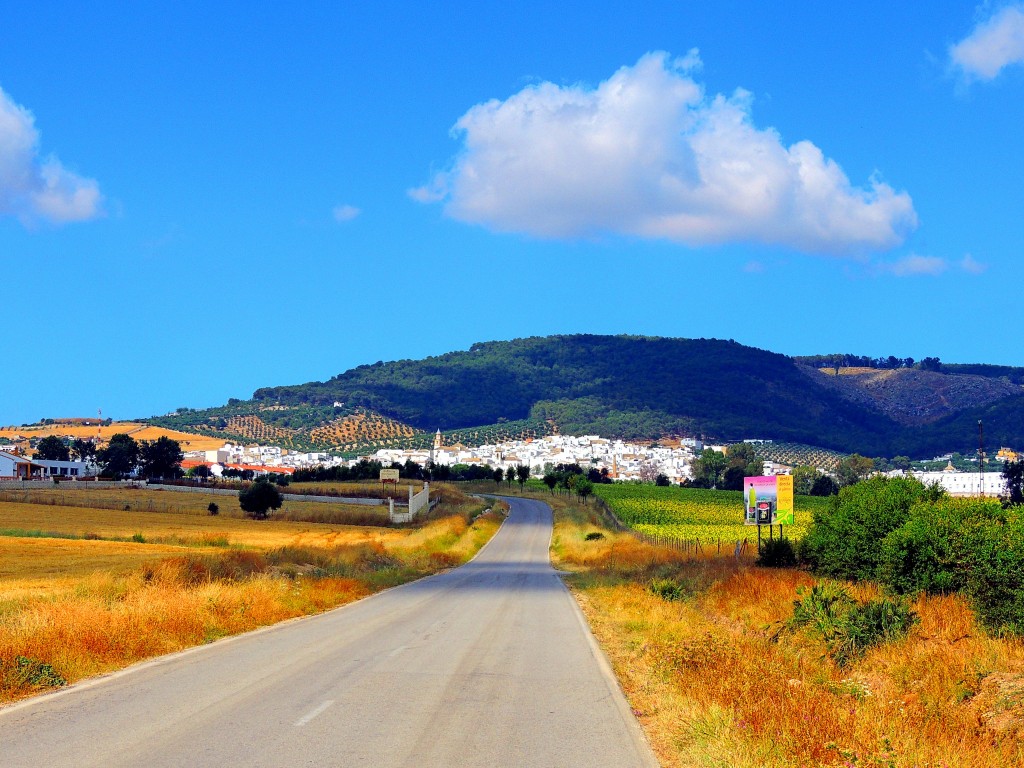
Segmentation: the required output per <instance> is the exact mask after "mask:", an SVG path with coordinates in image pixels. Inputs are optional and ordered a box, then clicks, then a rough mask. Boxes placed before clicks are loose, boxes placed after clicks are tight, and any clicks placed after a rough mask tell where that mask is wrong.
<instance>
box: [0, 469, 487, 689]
mask: <svg viewBox="0 0 1024 768" xmlns="http://www.w3.org/2000/svg"><path fill="white" fill-rule="evenodd" d="M76 493H77V494H82V496H76V497H75V498H76V499H82V498H87V496H88V493H89V492H88V491H76ZM97 493H99V492H97ZM102 494H103V495H102V497H101V499H100V500H101V501H103V500H105V499H107V498H108V497H107V496H106V494H107V491H103V492H102ZM160 494H161V495H160V499H161V500H167V501H168V503H171V501H172V500H173V498H174V497H175V496H181V497H187V498H182V499H179V500H177V501H178V502H179V503H180V504H181V505H182V506H183V507H185V508H186V509H187V511H154V512H148V511H134V510H131V509H130V510H124V509H104V508H89V507H86V506H80V505H76V506H57V505H50V504H35V503H22V502H0V702H7V701H12V700H15V699H18V698H22V697H24V696H28V695H32V694H34V693H38V692H41V691H45V690H48V689H51V688H53V687H57V686H61V685H64V684H66V683H72V682H74V681H76V680H80V679H82V678H84V677H88V676H91V675H95V674H99V673H102V672H109V671H112V670H115V669H118V668H121V667H124V666H127V665H129V664H132V663H134V662H137V661H140V660H142V659H145V658H149V657H151V656H155V655H159V654H164V653H169V652H172V651H177V650H181V649H184V648H187V647H190V646H193V645H197V644H202V643H205V642H210V641H212V640H216V639H218V638H220V637H224V636H227V635H231V634H236V633H239V632H245V631H248V630H251V629H255V628H257V627H261V626H265V625H268V624H272V623H275V622H278V621H282V620H284V619H288V618H293V617H297V616H304V615H308V614H312V613H317V612H320V611H324V610H327V609H330V608H333V607H336V606H339V605H342V604H344V603H347V602H350V601H352V600H355V599H358V598H360V597H363V596H365V595H368V594H371V593H373V592H376V591H378V590H380V589H384V588H387V587H390V586H395V585H397V584H401V583H404V582H406V581H410V580H412V579H416V578H419V577H421V576H424V575H428V574H430V573H435V572H437V571H440V570H443V569H446V568H450V567H453V566H457V565H460V564H462V563H463V562H466V561H467V560H468V559H469V558H471V557H472V556H473V554H474V553H475V552H477V551H478V550H479V548H480V547H482V546H483V544H484V543H486V541H487V540H489V539H490V537H491V536H492V535H493V534H494V532H495V531H496V530H497V528H498V527H499V525H500V524H501V521H502V519H503V511H502V506H503V505H501V504H500V503H495V502H490V501H482V500H480V499H476V498H473V497H470V496H467V495H465V494H463V493H462V492H460V491H458V490H455V489H451V488H446V489H444V490H443V491H442V497H443V502H442V504H441V505H439V506H438V507H437V508H436V509H435V510H434V511H433V513H432V515H431V517H430V518H429V519H427V520H426V521H425V522H424V523H422V524H420V525H417V526H409V527H402V528H386V527H381V526H372V527H357V526H346V525H336V524H323V523H310V522H293V521H287V520H279V519H274V518H276V517H277V515H276V514H274V515H272V519H270V520H261V521H255V520H249V519H245V518H244V517H242V515H241V510H239V509H238V503H237V501H233V500H232V501H231V503H230V504H229V503H227V502H228V501H229V499H230V497H225V496H217V497H215V498H216V500H217V501H214V502H208V501H206V499H204V498H193V496H196V495H195V494H184V493H180V494H179V493H175V492H172V491H163V492H160ZM69 495H70V494H69ZM218 502H219V504H220V506H219V508H218V514H211V510H210V509H209V508H208V504H209V503H218ZM286 506H287V504H286ZM311 506H319V507H325V506H326V507H330V506H333V505H325V504H320V505H313V504H312V503H311ZM229 507H231V509H229ZM222 510H223V511H222ZM485 510H490V511H485Z"/></svg>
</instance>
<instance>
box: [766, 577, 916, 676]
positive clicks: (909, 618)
mask: <svg viewBox="0 0 1024 768" xmlns="http://www.w3.org/2000/svg"><path fill="white" fill-rule="evenodd" d="M797 594H798V595H800V599H798V600H796V601H794V602H793V617H792V618H791V619H790V620H789V621H788V622H787V624H786V628H788V629H797V628H803V629H808V630H809V631H811V633H812V634H814V635H816V636H817V637H819V638H821V639H822V640H823V641H824V643H825V647H826V648H827V649H828V654H829V656H831V657H832V659H833V660H834V661H835V662H836V664H838V665H839V666H846V665H847V664H849V663H850V662H851V661H855V660H857V659H859V658H860V657H861V656H863V655H864V653H865V651H867V650H868V649H869V648H871V647H873V646H875V645H878V644H879V643H884V642H891V641H892V640H897V639H899V638H901V637H903V636H905V635H906V634H907V632H908V631H909V630H910V628H911V627H912V626H913V625H914V624H915V623H916V622H917V615H916V614H915V613H914V612H913V610H911V608H910V606H909V605H908V604H907V602H906V600H904V599H903V598H888V597H883V598H881V599H879V600H870V601H868V602H866V603H858V602H857V601H856V600H854V598H853V596H852V595H851V594H850V593H849V592H848V591H847V590H846V588H845V587H843V586H842V585H840V584H836V583H834V582H822V583H820V584H815V585H814V586H813V587H812V588H811V590H810V591H809V592H808V591H806V590H804V589H802V588H801V589H799V590H797Z"/></svg>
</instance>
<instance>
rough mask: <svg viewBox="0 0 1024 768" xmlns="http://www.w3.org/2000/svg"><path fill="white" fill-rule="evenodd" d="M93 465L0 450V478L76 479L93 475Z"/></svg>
mask: <svg viewBox="0 0 1024 768" xmlns="http://www.w3.org/2000/svg"><path fill="white" fill-rule="evenodd" d="M95 469H96V467H95V465H93V464H89V463H87V462H84V461H53V460H50V459H27V458H25V457H24V456H18V455H17V454H13V453H7V452H6V451H0V480H32V479H36V480H42V479H44V478H49V477H57V478H66V479H68V480H77V479H78V478H80V477H86V476H89V475H94V474H95V473H96V472H95Z"/></svg>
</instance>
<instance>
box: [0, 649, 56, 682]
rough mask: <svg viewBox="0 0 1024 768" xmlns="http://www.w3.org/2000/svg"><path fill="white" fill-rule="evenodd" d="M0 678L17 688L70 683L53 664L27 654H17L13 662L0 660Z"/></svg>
mask: <svg viewBox="0 0 1024 768" xmlns="http://www.w3.org/2000/svg"><path fill="white" fill-rule="evenodd" d="M0 680H2V681H3V682H4V683H5V684H6V685H8V686H10V687H11V688H15V689H17V688H24V687H27V686H31V687H33V688H60V687H62V686H65V685H67V684H68V681H67V680H65V679H64V678H63V677H62V676H61V675H60V674H59V673H58V672H57V670H55V669H54V668H53V665H52V664H49V663H48V662H45V661H40V660H39V659H31V658H27V657H25V656H15V657H14V663H13V664H10V663H8V662H4V661H3V660H0Z"/></svg>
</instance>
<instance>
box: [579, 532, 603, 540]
mask: <svg viewBox="0 0 1024 768" xmlns="http://www.w3.org/2000/svg"><path fill="white" fill-rule="evenodd" d="M583 538H584V539H586V540H587V541H600V540H601V539H603V538H604V534H603V533H601V532H600V531H591V532H590V533H588V534H587V535H586V536H584V537H583Z"/></svg>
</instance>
